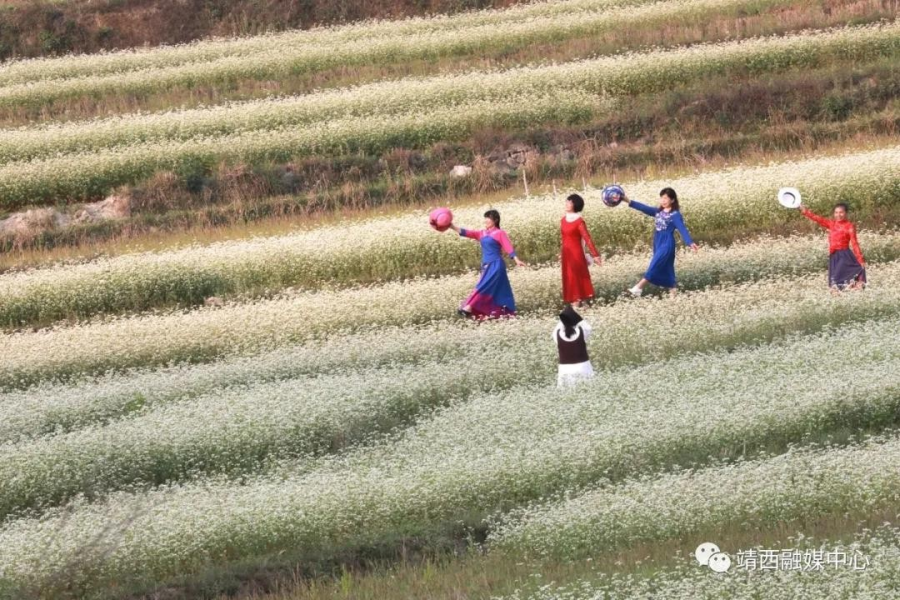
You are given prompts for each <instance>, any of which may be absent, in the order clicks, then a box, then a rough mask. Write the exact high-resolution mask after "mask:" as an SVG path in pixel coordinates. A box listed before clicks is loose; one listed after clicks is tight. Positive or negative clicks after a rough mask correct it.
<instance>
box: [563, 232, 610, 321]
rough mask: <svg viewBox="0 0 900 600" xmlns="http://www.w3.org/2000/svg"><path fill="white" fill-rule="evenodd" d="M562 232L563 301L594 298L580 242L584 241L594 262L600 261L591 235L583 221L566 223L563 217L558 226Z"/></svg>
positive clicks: (570, 301) (571, 301)
mask: <svg viewBox="0 0 900 600" xmlns="http://www.w3.org/2000/svg"><path fill="white" fill-rule="evenodd" d="M560 230H561V232H562V253H561V258H562V283H563V300H564V301H566V302H568V303H569V304H571V303H573V302H578V301H580V300H588V299H590V298H593V297H594V285H593V284H592V283H591V274H590V272H589V271H588V262H587V258H585V256H584V249H583V248H582V246H581V241H582V240H584V242H585V244H586V245H587V248H588V251H590V253H591V256H593V257H594V260H599V259H600V253H599V252H597V248H596V247H594V241H593V240H592V239H591V234H590V233H588V230H587V225H585V224H584V219H582V218H578V219H575V220H574V221H571V222H570V221H568V220H567V219H566V218H565V217H563V219H562V223H561V224H560Z"/></svg>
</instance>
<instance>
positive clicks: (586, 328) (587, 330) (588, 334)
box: [578, 321, 591, 340]
mask: <svg viewBox="0 0 900 600" xmlns="http://www.w3.org/2000/svg"><path fill="white" fill-rule="evenodd" d="M578 324H579V325H580V326H581V331H583V332H584V339H585V340H586V339H588V338H589V337H591V324H590V323H588V322H587V321H580V322H579V323H578Z"/></svg>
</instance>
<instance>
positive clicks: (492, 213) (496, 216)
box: [484, 208, 500, 229]
mask: <svg viewBox="0 0 900 600" xmlns="http://www.w3.org/2000/svg"><path fill="white" fill-rule="evenodd" d="M484 216H485V217H486V218H488V219H490V220H491V221H493V222H494V227H496V228H498V229H499V228H500V213H499V211H496V210H494V209H493V208H492V209H491V210H489V211H487V212H486V213H484Z"/></svg>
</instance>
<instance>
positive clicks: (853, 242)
mask: <svg viewBox="0 0 900 600" xmlns="http://www.w3.org/2000/svg"><path fill="white" fill-rule="evenodd" d="M850 227H851V229H850V247H851V248H852V249H853V255H854V256H855V257H856V260H858V261H859V264H860V265H862V266H864V267H865V266H866V261H864V260H863V255H862V249H861V248H860V247H859V240H858V239H856V225H851V226H850Z"/></svg>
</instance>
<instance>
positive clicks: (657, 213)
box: [623, 187, 697, 297]
mask: <svg viewBox="0 0 900 600" xmlns="http://www.w3.org/2000/svg"><path fill="white" fill-rule="evenodd" d="M623 200H624V201H625V202H626V203H628V205H629V206H630V207H631V208H633V209H635V210H639V211H641V212H642V213H644V214H645V215H647V216H650V217H653V219H654V222H655V226H656V232H655V233H654V234H653V258H651V259H650V266H649V267H647V272H646V273H644V277H643V278H642V279H641V280H640V281H638V282H637V285H635V286H634V287H633V288H631V289H629V290H628V292H629V293H630V294H631V295H632V296H635V297H637V296H640V295H641V293H642V292H643V291H644V286H645V285H647V283H652V284H653V285H655V286H659V287H663V288H668V289H669V292H670V293H671V294H673V295H674V294H675V290H676V289H677V287H678V282H677V280H676V279H675V230H676V229H677V230H678V233H680V234H681V241H682V242H684V244H685V245H686V246H689V247H690V248H691V249H692V250H694V251H695V252H696V251H697V244H695V243H694V240H692V239H691V234H690V233H688V230H687V227H685V225H684V219H683V218H682V216H681V212H679V210H678V194H676V193H675V190H673V189H672V188H668V187H667V188H663V190H662V191H660V193H659V208H653V207H652V206H647V205H646V204H641V203H640V202H636V201H635V200H631V199H629V198H628V197H627V196H626V197H625V198H623Z"/></svg>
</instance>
